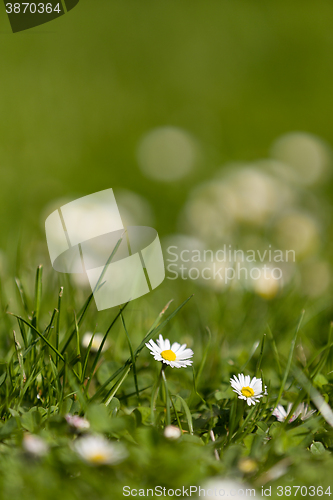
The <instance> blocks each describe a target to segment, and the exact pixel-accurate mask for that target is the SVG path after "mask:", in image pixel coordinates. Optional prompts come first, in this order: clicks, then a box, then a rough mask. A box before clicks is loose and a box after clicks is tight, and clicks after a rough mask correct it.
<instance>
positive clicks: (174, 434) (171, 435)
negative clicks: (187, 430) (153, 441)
mask: <svg viewBox="0 0 333 500" xmlns="http://www.w3.org/2000/svg"><path fill="white" fill-rule="evenodd" d="M181 435H182V431H181V430H180V429H179V427H176V426H175V425H167V426H166V428H165V429H164V436H165V437H166V438H167V439H170V440H171V441H173V440H176V439H178V438H180V436H181Z"/></svg>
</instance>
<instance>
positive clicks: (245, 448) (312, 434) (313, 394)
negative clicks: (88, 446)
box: [0, 266, 333, 499]
mask: <svg viewBox="0 0 333 500" xmlns="http://www.w3.org/2000/svg"><path fill="white" fill-rule="evenodd" d="M45 279H46V278H45V276H44V277H43V276H42V267H41V266H39V267H38V269H37V273H36V279H35V292H34V294H30V292H29V291H28V288H29V287H27V289H25V286H24V285H23V284H22V283H23V282H24V281H25V280H23V279H22V280H21V279H17V280H16V282H17V284H18V286H17V292H16V300H14V301H11V302H12V303H11V306H12V304H13V305H14V304H15V310H13V311H12V310H11V309H12V307H11V306H10V307H9V306H8V305H7V304H6V299H5V296H3V301H2V306H3V315H2V322H3V331H4V332H7V334H6V335H2V341H3V345H2V348H1V352H2V354H1V356H2V359H1V361H0V363H1V365H0V370H1V371H0V401H1V406H0V416H1V425H0V441H1V444H0V449H1V453H0V463H1V469H0V470H1V472H0V486H1V490H2V491H3V495H4V498H7V497H8V495H12V496H13V497H14V498H17V497H19V496H20V497H21V498H32V497H34V498H39V497H41V496H42V495H44V496H45V494H47V498H59V496H60V495H61V496H62V497H63V498H64V499H67V498H68V499H71V498H81V497H83V496H85V497H86V498H102V499H104V498H105V499H106V498H110V496H111V495H112V498H113V497H118V496H119V497H121V496H122V488H123V487H124V486H130V487H131V488H136V489H138V488H144V489H146V488H154V487H155V486H162V487H164V486H165V487H166V488H178V487H182V486H186V485H198V484H200V485H202V484H203V483H204V481H205V479H207V478H208V477H212V476H217V477H220V478H221V477H232V478H234V479H235V478H236V479H237V480H239V481H245V483H246V484H248V485H252V486H253V487H255V488H257V490H258V491H260V490H261V486H262V485H266V487H269V486H270V485H271V486H272V487H273V492H274V491H275V492H276V486H277V485H280V486H281V485H283V486H288V485H291V486H292V485H300V486H304V485H307V486H318V485H321V486H323V487H324V490H325V491H326V488H327V487H328V486H329V482H330V477H329V475H328V471H329V470H330V468H331V467H332V465H333V460H332V456H331V451H332V449H333V428H332V425H333V413H332V411H331V409H330V408H331V407H332V400H333V390H332V387H333V385H332V382H333V376H332V356H331V347H332V342H331V328H326V331H327V333H326V340H325V339H324V336H323V334H321V333H320V337H314V336H312V335H311V333H310V334H309V332H313V331H318V328H320V329H322V325H323V324H325V322H326V321H325V318H326V317H327V316H328V315H329V309H328V304H329V298H327V305H326V307H324V308H323V306H322V304H321V308H322V311H321V312H319V313H318V312H317V311H316V307H315V306H316V304H315V303H314V304H312V305H311V307H309V310H308V311H305V312H304V311H302V310H301V307H300V306H301V302H302V301H301V299H300V298H299V297H298V296H296V295H295V294H292V293H291V290H289V292H288V290H287V291H286V292H285V294H284V295H283V296H280V297H279V298H276V299H274V300H273V301H271V302H270V303H266V302H264V301H263V300H262V299H260V298H259V297H256V296H253V295H252V294H249V293H248V292H240V291H237V292H235V291H229V292H227V293H224V294H221V295H219V296H215V295H213V294H212V295H211V296H210V297H209V296H207V293H206V292H205V293H202V292H201V291H200V289H198V290H197V293H196V295H195V296H194V297H192V298H191V297H189V298H185V299H184V300H179V303H178V304H177V303H176V302H177V301H174V302H172V303H170V302H168V304H167V306H165V307H163V305H162V306H160V311H161V312H159V313H158V312H156V308H157V302H158V301H159V300H161V299H163V291H162V292H161V293H160V294H159V297H158V296H157V295H156V294H155V297H154V296H153V294H150V295H148V296H146V297H145V298H142V299H140V300H139V301H137V303H130V304H128V305H125V306H122V307H121V308H120V309H117V308H115V309H112V310H108V311H107V312H106V314H105V315H104V316H102V318H101V320H102V323H105V324H104V338H103V343H104V342H106V341H108V343H109V346H110V347H109V348H108V349H106V350H103V349H102V347H103V346H102V345H101V346H100V348H99V350H98V351H97V352H96V351H92V349H91V347H92V341H91V342H90V345H89V346H88V348H87V349H85V348H83V347H82V344H81V340H82V336H83V334H84V332H85V331H87V330H91V331H93V330H94V331H96V320H97V315H98V314H97V312H96V310H95V306H94V302H93V299H92V296H91V295H89V296H88V298H87V299H86V300H85V301H84V300H83V301H82V303H81V306H80V304H79V302H80V299H81V295H80V294H81V292H80V291H77V290H75V287H69V286H68V285H69V282H68V283H67V285H66V284H65V282H64V285H63V287H61V288H60V293H59V292H58V291H57V290H58V287H56V288H54V286H53V285H52V284H51V280H50V276H47V279H48V280H49V282H45ZM7 280H8V282H9V281H11V278H10V277H9V276H7V277H6V278H5V279H4V282H5V283H6V282H7ZM13 281H14V280H13ZM30 288H31V287H30ZM179 290H180V287H179ZM4 291H5V288H3V293H4ZM164 293H165V291H164ZM182 294H184V295H185V294H186V288H184V289H183V291H182V293H180V294H179V295H180V296H181V295H182ZM208 295H209V294H208ZM152 297H153V300H152ZM213 297H215V299H216V300H215V301H214V300H212V299H213ZM292 297H293V299H292ZM180 299H181V297H180ZM190 299H191V300H190ZM5 304H6V305H5ZM74 304H75V305H74ZM134 304H135V305H134ZM203 304H204V305H205V311H203V310H202V308H203ZM264 305H265V306H266V313H265V314H264V316H262V317H260V318H258V317H257V316H256V315H253V314H252V313H251V311H253V309H254V310H257V308H258V307H261V309H263V307H264ZM239 309H240V310H242V311H243V314H244V317H242V318H241V317H239V315H238V316H237V315H236V311H237V310H239ZM297 310H298V313H297ZM142 311H143V314H141V312H142ZM9 312H10V315H8V313H9ZM281 313H282V315H281ZM219 314H221V315H222V316H221V317H220V316H219ZM206 315H208V316H210V317H211V318H212V321H211V325H207V326H210V327H211V328H205V326H204V323H205V320H204V318H203V316H206ZM10 318H12V319H10ZM8 321H9V323H10V324H11V326H9V323H5V322H8ZM12 322H13V325H14V334H13V333H10V329H12V330H13V328H12ZM14 322H16V327H15V323H14ZM94 323H95V327H94V328H92V325H93V324H94ZM5 324H8V328H7V327H5ZM267 324H268V325H269V326H267ZM326 326H327V327H329V321H327V325H326ZM101 327H102V325H98V329H101ZM278 332H279V334H278ZM159 333H162V335H163V336H164V337H169V338H170V339H171V340H172V341H176V340H177V341H178V340H179V341H180V342H183V341H184V338H186V339H187V340H188V337H189V335H191V337H192V345H191V348H192V349H193V351H194V365H193V368H192V367H189V368H186V369H183V368H182V369H179V370H177V369H171V368H170V367H166V369H165V370H164V369H163V370H161V366H160V363H159V362H156V361H155V360H154V359H153V357H152V356H151V355H150V354H149V351H148V349H146V347H145V342H147V341H148V340H149V339H150V338H153V339H154V338H156V336H157V335H158V334H159ZM250 333H251V335H250ZM255 339H257V341H255V342H254V347H253V348H252V347H251V346H253V341H254V340H255ZM302 352H303V356H301V353H302ZM134 367H135V369H134ZM241 371H244V373H246V374H249V375H251V376H254V375H257V376H258V377H259V376H260V377H262V379H263V381H264V383H265V384H266V385H267V386H268V395H267V396H266V397H264V398H262V399H261V400H260V402H259V403H258V404H256V405H255V406H252V407H248V406H247V405H246V404H245V402H244V401H242V400H239V399H237V398H236V394H235V393H234V392H233V391H232V390H231V387H230V383H229V378H230V376H231V375H233V374H238V373H239V372H241ZM279 401H280V402H282V403H283V404H284V405H285V406H286V404H287V403H288V402H292V403H293V404H294V406H293V409H292V410H291V412H292V411H293V410H294V408H295V407H296V406H297V405H298V404H299V403H301V402H305V403H308V404H310V406H311V407H312V408H314V409H316V410H317V411H316V413H315V414H314V415H313V416H312V417H311V418H310V419H308V420H305V421H302V420H300V419H299V418H298V419H296V420H295V421H294V422H292V423H288V422H287V421H286V422H284V423H280V422H277V420H276V418H275V417H274V416H272V410H273V408H274V407H275V406H276V405H277V403H278V402H279ZM67 413H70V414H77V415H80V416H84V417H86V418H87V419H88V421H89V422H90V429H89V431H85V433H87V432H88V433H92V434H96V433H97V434H101V435H104V436H105V437H106V438H107V439H108V440H110V441H112V442H114V441H120V442H121V443H122V444H123V445H124V446H125V447H126V449H127V452H128V457H127V458H126V459H125V460H124V461H123V462H122V463H119V464H117V465H100V466H93V465H90V464H88V463H85V462H84V461H83V460H82V459H81V458H80V456H79V455H78V454H77V453H76V452H75V449H74V448H73V443H74V442H75V441H76V440H77V439H82V437H81V436H80V435H78V434H79V433H78V431H74V430H73V429H71V428H70V426H69V425H68V424H67V422H66V420H65V415H66V414H67ZM170 423H171V424H172V425H175V426H177V427H179V428H180V429H181V430H182V436H181V437H180V438H179V439H178V440H176V441H171V440H169V439H167V438H166V437H164V435H163V430H164V428H165V426H166V425H168V424H170ZM27 433H32V434H36V435H38V436H40V437H41V438H42V439H43V440H45V442H46V443H47V444H48V446H49V450H48V452H47V454H46V455H45V456H43V457H37V456H35V457H34V456H32V455H31V454H30V455H29V454H28V453H27V452H26V451H25V449H24V445H23V440H24V435H26V434H27ZM249 459H251V461H249ZM246 460H247V462H246ZM244 463H245V464H246V463H247V464H250V469H251V470H248V471H245V469H244ZM242 464H243V465H242ZM281 471H282V472H281ZM280 474H281V475H280ZM14 477H15V478H16V479H15V480H14V479H13V478H14ZM274 488H275V490H274ZM272 496H273V498H274V497H275V496H276V495H275V496H274V494H272Z"/></svg>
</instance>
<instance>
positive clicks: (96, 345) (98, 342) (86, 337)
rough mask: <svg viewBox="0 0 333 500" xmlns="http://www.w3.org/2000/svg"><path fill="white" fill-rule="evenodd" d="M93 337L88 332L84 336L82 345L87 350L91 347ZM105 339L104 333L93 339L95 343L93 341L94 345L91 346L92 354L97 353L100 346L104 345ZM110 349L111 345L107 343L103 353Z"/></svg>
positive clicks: (97, 334) (96, 334)
mask: <svg viewBox="0 0 333 500" xmlns="http://www.w3.org/2000/svg"><path fill="white" fill-rule="evenodd" d="M92 336H93V334H92V333H91V332H86V333H85V334H84V335H83V339H82V345H83V347H85V348H86V349H87V348H88V346H89V343H90V340H91V337H92ZM103 338H104V335H103V333H95V335H94V338H93V341H92V344H91V348H90V350H91V351H92V352H97V351H98V349H99V348H100V345H101V343H102V340H103ZM108 347H109V344H108V342H107V341H106V342H105V344H104V345H103V349H102V351H105V350H106V349H107V348H108Z"/></svg>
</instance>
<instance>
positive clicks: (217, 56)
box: [0, 0, 333, 267]
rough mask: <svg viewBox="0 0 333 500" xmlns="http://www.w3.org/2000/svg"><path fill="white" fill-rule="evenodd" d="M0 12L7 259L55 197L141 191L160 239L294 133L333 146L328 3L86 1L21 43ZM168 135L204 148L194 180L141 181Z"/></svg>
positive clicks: (0, 153)
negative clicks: (155, 132) (209, 182)
mask: <svg viewBox="0 0 333 500" xmlns="http://www.w3.org/2000/svg"><path fill="white" fill-rule="evenodd" d="M1 11H2V13H1V24H0V40H1V55H0V60H1V95H0V116H1V124H0V127H1V129H0V130H1V140H0V168H1V197H0V227H1V232H0V242H1V246H2V248H4V249H5V251H6V252H7V251H9V252H13V244H16V242H17V239H18V235H19V234H20V233H22V240H23V242H24V241H26V242H27V241H29V239H31V235H32V234H33V235H35V234H38V235H39V238H40V239H41V241H44V240H43V238H44V235H43V230H42V223H43V221H42V220H41V218H42V213H43V212H42V210H43V208H44V207H45V205H47V204H48V203H49V202H50V201H52V200H54V199H57V198H59V197H67V196H69V197H76V196H77V197H78V196H81V195H85V194H89V193H91V192H94V191H98V190H101V189H105V188H108V187H112V188H114V189H117V188H126V189H129V190H132V191H135V192H137V193H139V194H142V195H143V196H144V197H145V198H146V199H147V200H148V201H149V202H150V204H151V206H152V208H153V210H154V212H155V215H156V219H155V227H156V229H157V230H158V231H159V232H160V234H162V235H163V234H168V233H170V232H173V231H175V230H176V229H177V216H178V213H179V211H180V209H181V207H182V206H183V204H184V201H185V199H186V196H187V193H188V192H189V191H190V190H191V189H192V188H193V186H195V185H196V184H197V183H198V182H201V181H203V180H205V179H207V178H208V177H209V176H210V175H211V174H212V173H214V171H215V170H216V169H217V168H218V167H220V166H221V165H222V164H223V163H225V162H227V161H231V160H237V161H243V160H246V161H248V160H253V159H256V158H262V157H265V156H267V153H268V150H269V148H270V146H271V144H272V142H273V140H274V139H276V137H278V136H280V135H281V134H284V133H286V132H289V131H293V130H303V131H306V132H310V133H314V134H316V135H318V136H320V137H321V138H323V139H325V140H326V141H328V143H331V144H333V128H332V126H331V122H332V116H333V99H332V76H333V57H332V52H333V29H332V28H333V8H332V3H331V2H330V1H317V2H312V1H304V0H303V1H294V2H288V1H279V2H255V1H250V0H246V1H239V0H236V1H233V2H229V1H223V0H212V1H209V2H204V1H198V0H191V1H178V0H173V1H172V0H168V1H159V2H156V1H153V0H151V1H148V0H130V1H126V2H121V1H114V0H95V1H94V2H92V1H88V0H81V1H80V3H79V5H78V6H77V7H76V8H75V9H74V10H73V11H71V12H70V13H68V14H67V15H65V16H63V17H62V18H60V19H58V20H56V21H53V22H51V23H48V24H45V25H43V26H41V27H38V28H35V29H32V30H28V31H26V32H21V33H18V34H15V35H14V34H12V33H11V31H10V26H9V22H8V20H7V18H6V15H5V9H4V7H2V8H1ZM165 125H167V126H176V127H180V128H182V129H185V130H186V131H188V132H190V133H191V134H192V135H193V137H195V138H196V140H197V142H198V144H199V145H200V151H201V156H200V162H199V165H198V166H197V168H196V169H195V170H194V171H193V172H192V173H190V175H188V176H186V177H185V178H183V179H181V180H179V181H174V182H168V183H166V182H162V181H158V180H153V179H149V178H147V177H145V176H144V175H143V174H142V172H141V171H140V169H139V167H138V161H137V155H136V152H137V148H138V144H139V142H140V140H141V138H142V136H143V135H144V134H146V133H147V132H148V131H150V130H151V129H154V128H155V127H159V126H165ZM321 189H322V192H325V193H328V195H330V186H329V185H328V186H327V185H326V187H324V188H321ZM36 231H37V232H36ZM37 264H38V262H37V261H36V262H31V266H32V267H35V265H37Z"/></svg>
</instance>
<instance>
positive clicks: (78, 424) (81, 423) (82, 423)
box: [65, 413, 90, 431]
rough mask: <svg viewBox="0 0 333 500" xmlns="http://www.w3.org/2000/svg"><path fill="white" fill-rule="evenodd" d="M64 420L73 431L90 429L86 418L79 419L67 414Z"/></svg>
mask: <svg viewBox="0 0 333 500" xmlns="http://www.w3.org/2000/svg"><path fill="white" fill-rule="evenodd" d="M65 419H66V421H67V423H68V424H69V425H70V426H71V427H74V428H75V429H78V430H80V431H83V430H86V429H89V427H90V423H89V422H88V420H87V419H86V418H83V417H79V415H70V414H69V413H67V415H65Z"/></svg>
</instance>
